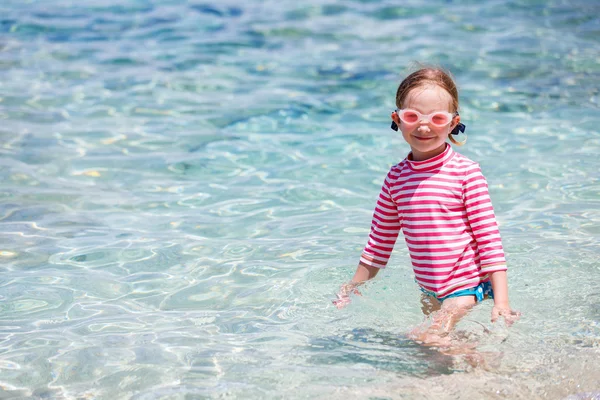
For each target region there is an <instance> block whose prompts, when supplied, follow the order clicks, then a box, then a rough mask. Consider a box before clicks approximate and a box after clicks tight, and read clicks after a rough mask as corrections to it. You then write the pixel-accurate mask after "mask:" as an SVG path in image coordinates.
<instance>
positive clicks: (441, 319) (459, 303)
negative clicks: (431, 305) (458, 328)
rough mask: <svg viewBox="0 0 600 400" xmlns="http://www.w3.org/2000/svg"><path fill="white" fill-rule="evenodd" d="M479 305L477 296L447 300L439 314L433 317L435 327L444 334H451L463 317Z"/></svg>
mask: <svg viewBox="0 0 600 400" xmlns="http://www.w3.org/2000/svg"><path fill="white" fill-rule="evenodd" d="M475 304H477V300H476V299H475V296H460V297H452V298H450V299H446V300H444V301H443V302H442V307H441V309H440V311H439V312H437V313H435V315H434V316H433V325H432V328H433V327H434V326H436V327H437V329H441V331H442V332H445V333H449V332H450V331H452V329H454V326H455V325H456V324H457V323H458V321H460V319H461V318H462V317H464V316H465V315H467V313H468V312H469V311H470V310H471V308H473V306H474V305H475Z"/></svg>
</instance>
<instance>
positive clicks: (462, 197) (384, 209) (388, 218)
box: [360, 144, 506, 297]
mask: <svg viewBox="0 0 600 400" xmlns="http://www.w3.org/2000/svg"><path fill="white" fill-rule="evenodd" d="M401 230H402V233H403V234H404V238H405V240H406V244H407V245H408V250H409V252H410V258H411V261H412V265H413V270H414V273H415V277H416V280H417V283H418V284H419V285H420V286H421V287H423V288H424V289H425V290H428V291H431V292H434V293H435V294H436V296H437V297H444V296H448V295H450V294H452V293H454V292H456V291H459V290H463V289H468V288H472V287H475V286H477V285H478V284H479V283H481V282H484V281H487V280H489V273H491V272H496V271H505V270H506V260H505V258H504V250H503V249H502V242H501V239H500V232H499V231H498V224H497V223H496V217H495V216H494V209H493V207H492V202H491V200H490V196H489V193H488V186H487V182H486V180H485V177H484V176H483V174H482V173H481V169H480V168H479V165H478V164H477V163H475V162H473V161H471V160H469V159H468V158H466V157H465V156H462V155H460V154H458V153H456V152H454V151H453V150H452V147H451V146H450V145H449V144H446V149H445V150H444V152H443V153H442V154H440V155H438V156H436V157H434V158H431V159H429V160H426V161H419V162H417V161H411V160H409V159H408V157H407V158H406V159H404V160H403V161H402V162H400V163H399V164H397V165H394V166H393V167H392V168H391V169H390V172H389V173H388V174H387V176H386V178H385V182H384V184H383V187H382V188H381V193H380V194H379V199H378V201H377V205H376V207H375V212H374V213H373V221H372V224H371V233H370V235H369V242H368V243H367V245H366V247H365V249H364V250H363V253H362V255H361V258H360V263H361V264H363V265H367V266H373V267H378V268H384V267H385V266H386V264H387V262H388V259H389V258H390V255H391V254H392V250H393V248H394V244H395V243H396V238H397V237H398V234H399V232H400V231H401Z"/></svg>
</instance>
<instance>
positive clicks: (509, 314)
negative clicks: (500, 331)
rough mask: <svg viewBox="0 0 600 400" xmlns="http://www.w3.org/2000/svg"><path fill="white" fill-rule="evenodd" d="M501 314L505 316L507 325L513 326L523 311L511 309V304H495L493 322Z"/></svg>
mask: <svg viewBox="0 0 600 400" xmlns="http://www.w3.org/2000/svg"><path fill="white" fill-rule="evenodd" d="M501 316H502V317H504V321H506V325H507V326H511V325H512V324H513V323H514V322H515V321H516V320H518V319H519V317H520V316H521V313H520V312H518V311H515V310H511V308H510V307H509V306H494V307H493V308H492V322H496V321H497V320H498V318H500V317H501Z"/></svg>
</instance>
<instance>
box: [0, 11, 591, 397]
mask: <svg viewBox="0 0 600 400" xmlns="http://www.w3.org/2000/svg"><path fill="white" fill-rule="evenodd" d="M399 4H400V2H394V1H391V0H390V1H383V0H382V1H375V0H362V1H345V2H342V1H326V0H309V1H305V2H286V1H270V0H266V1H249V2H241V3H240V2H234V1H230V0H221V1H218V2H217V1H211V0H207V1H189V2H180V1H174V0H152V1H141V0H140V1H135V0H125V1H116V0H107V1H97V0H92V1H86V2H75V1H67V0H64V1H61V0H38V1H21V0H19V1H17V0H4V1H2V2H1V3H0V179H1V182H2V184H1V185H0V272H1V274H0V398H3V399H5V398H55V399H79V398H96V399H121V398H131V399H191V398H244V399H246V398H248V399H250V398H340V399H341V398H344V399H345V398H365V399H368V398H372V399H388V398H389V399H392V398H393V399H399V398H410V399H412V398H436V399H440V398H464V399H467V398H468V399H472V398H510V399H531V398H548V399H561V398H567V397H568V396H575V395H578V394H579V395H580V396H582V397H568V398H589V397H591V396H593V395H592V394H590V393H592V392H594V391H595V392H598V391H600V367H599V365H600V287H599V286H600V284H599V283H598V282H599V272H600V172H599V170H600V168H599V166H600V163H599V161H598V153H599V151H600V128H599V127H600V113H599V98H600V95H599V91H600V17H598V16H599V15H600V3H598V2H597V1H587V0H586V1H584V0H571V1H551V0H550V1H535V0H531V1H524V0H521V1H516V0H515V1H487V2H476V1H466V0H465V1H439V0H434V1H429V2H421V1H405V2H402V5H399ZM414 61H422V62H426V63H433V64H441V65H443V66H445V67H447V68H449V69H450V70H451V71H452V72H453V74H454V76H455V78H456V80H457V83H458V86H459V90H460V97H461V115H462V116H463V121H464V122H465V124H466V125H467V133H468V134H469V139H468V143H467V145H466V146H464V147H462V148H460V149H458V151H459V152H461V153H463V154H465V155H466V156H468V157H470V158H472V159H474V160H476V161H478V162H480V164H481V166H482V169H483V171H484V173H485V174H486V176H487V178H488V181H489V184H490V189H491V195H492V200H493V202H494V205H495V208H496V214H497V216H498V220H499V223H500V228H501V233H502V235H503V241H504V245H505V251H506V253H507V258H508V261H509V287H510V294H511V303H512V305H513V307H514V308H516V309H518V310H520V311H521V312H522V313H523V317H522V319H521V320H520V321H519V322H518V323H516V324H515V325H514V326H512V327H510V328H506V327H505V326H504V325H503V324H502V323H500V324H491V323H490V322H489V315H490V310H491V303H490V302H486V303H483V304H481V305H479V306H478V307H477V308H476V309H475V310H474V311H473V312H472V313H471V314H470V315H469V316H468V317H466V318H465V320H463V321H462V322H461V323H460V324H459V326H458V333H459V334H460V336H461V338H462V339H461V340H464V341H466V342H467V343H471V344H474V343H476V344H477V351H478V352H479V353H480V356H481V357H483V358H484V359H485V361H486V363H487V364H488V366H487V367H486V368H482V367H473V366H471V364H470V363H469V362H466V361H465V359H464V357H461V356H460V355H458V356H449V355H445V354H442V353H440V352H438V351H437V350H435V349H431V348H425V347H422V346H419V345H418V344H416V343H414V342H411V341H410V340H408V339H407V338H406V337H407V336H406V335H407V333H408V332H409V331H410V330H411V329H412V328H413V327H415V326H417V325H419V324H420V323H422V322H423V316H422V314H421V311H420V304H419V297H420V295H419V291H418V289H417V288H416V286H415V283H414V282H413V279H412V271H411V268H410V264H409V259H408V254H407V251H406V248H405V245H404V243H403V240H402V239H401V238H400V239H399V240H398V243H397V245H396V250H395V253H394V255H393V258H392V260H391V262H390V265H389V267H388V268H387V269H386V270H385V271H383V272H382V273H381V274H379V276H378V277H377V279H376V280H374V281H373V282H370V283H369V284H368V285H367V286H366V287H365V288H364V290H363V291H362V292H363V296H362V297H357V298H355V299H354V301H353V303H352V304H351V305H350V306H349V307H347V308H346V309H344V310H337V309H336V308H335V307H333V306H332V304H331V300H332V299H333V298H334V294H335V292H336V291H337V289H338V287H339V285H340V284H341V283H342V282H344V281H346V280H348V279H350V277H351V276H352V273H353V271H354V269H355V266H356V263H357V262H358V257H359V255H360V252H361V249H362V247H363V246H364V244H365V242H366V237H367V234H368V230H369V226H370V220H371V213H372V210H373V207H374V202H375V199H376V197H377V195H378V191H379V188H380V186H381V183H382V181H383V178H384V176H385V174H386V172H387V170H388V168H389V167H390V166H391V165H392V164H394V163H397V162H398V161H400V160H401V159H403V158H404V157H405V156H406V154H407V152H408V147H407V145H406V144H405V143H404V142H403V141H402V139H401V137H399V136H398V134H396V133H394V132H393V131H391V130H390V129H389V114H390V112H391V111H392V110H393V109H394V94H395V89H396V87H397V84H398V83H399V81H400V80H401V78H402V76H405V75H406V73H407V72H409V71H410V67H411V63H412V62H414ZM585 393H588V394H587V395H586V394H585ZM586 396H587V397H586Z"/></svg>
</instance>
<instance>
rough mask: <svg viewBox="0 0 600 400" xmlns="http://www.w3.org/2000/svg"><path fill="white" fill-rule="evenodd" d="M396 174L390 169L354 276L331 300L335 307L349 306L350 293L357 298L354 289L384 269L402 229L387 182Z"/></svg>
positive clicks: (357, 292) (356, 290)
mask: <svg viewBox="0 0 600 400" xmlns="http://www.w3.org/2000/svg"><path fill="white" fill-rule="evenodd" d="M396 174H397V172H394V167H392V169H391V170H390V172H389V173H388V175H387V176H386V178H385V181H384V183H383V186H382V187H381V192H380V193H379V198H378V199H377V204H376V205H375V211H374V212H373V219H372V221H371V233H370V234H369V240H368V242H367V245H366V246H365V248H364V250H363V252H362V254H361V257H360V262H359V264H358V267H357V268H356V272H355V273H354V277H353V278H352V280H351V281H350V282H348V283H345V284H343V285H342V286H341V287H340V291H339V292H338V294H337V299H335V300H334V301H333V304H335V305H336V306H337V307H338V308H342V307H344V306H346V305H347V304H348V303H350V294H351V293H355V294H358V295H360V293H359V291H358V289H357V287H358V286H360V285H362V284H363V283H364V282H366V281H368V280H369V279H373V278H374V277H375V275H377V273H378V272H379V270H380V269H381V268H385V266H386V264H387V261H388V259H389V258H390V255H391V254H392V250H393V249H394V244H395V243H396V239H397V238H398V234H399V233H400V230H401V229H402V224H401V222H400V217H399V215H398V208H397V206H396V203H395V202H394V199H393V198H392V195H391V193H390V182H391V181H392V180H393V179H394V177H395V175H396Z"/></svg>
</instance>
